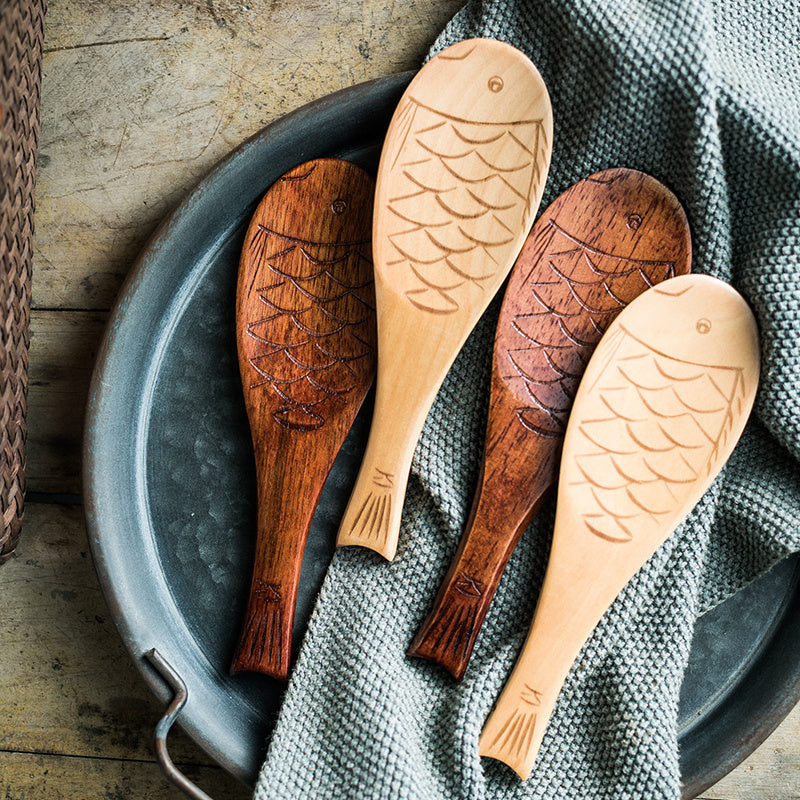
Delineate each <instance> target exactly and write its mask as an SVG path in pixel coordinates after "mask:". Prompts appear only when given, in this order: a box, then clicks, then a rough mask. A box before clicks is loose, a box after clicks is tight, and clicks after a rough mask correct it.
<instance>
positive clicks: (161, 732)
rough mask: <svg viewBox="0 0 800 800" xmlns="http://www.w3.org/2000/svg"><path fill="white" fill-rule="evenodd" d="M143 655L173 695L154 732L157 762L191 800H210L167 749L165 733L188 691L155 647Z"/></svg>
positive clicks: (181, 706)
mask: <svg viewBox="0 0 800 800" xmlns="http://www.w3.org/2000/svg"><path fill="white" fill-rule="evenodd" d="M144 657H145V658H146V659H147V660H148V661H149V662H150V663H151V664H152V665H153V667H154V668H155V670H156V672H158V674H159V675H160V676H161V678H162V679H163V681H164V683H166V684H167V686H169V687H170V689H172V691H173V693H174V696H173V698H172V702H171V703H170V704H169V705H168V706H167V710H166V711H165V712H164V716H163V717H161V719H160V720H159V721H158V724H157V725H156V733H155V747H156V756H157V757H158V763H159V764H161V769H162V770H163V771H164V774H165V775H166V776H167V778H168V779H169V780H170V781H171V782H172V783H174V784H175V785H176V786H177V787H178V788H179V789H180V790H181V791H182V792H183V793H184V794H185V795H187V796H188V797H191V798H192V800H212V798H211V797H210V796H209V795H207V794H206V793H205V792H204V791H203V790H202V789H200V788H199V787H198V786H195V784H193V783H192V782H191V781H190V780H189V779H188V778H187V777H186V776H185V775H184V774H183V773H182V772H181V771H180V770H179V769H178V768H177V767H176V766H175V764H174V763H173V761H172V759H171V758H170V757H169V752H168V751H167V734H168V733H169V730H170V728H171V727H172V724H173V722H175V720H176V719H177V718H178V714H180V712H181V709H182V708H183V707H184V706H185V705H186V700H187V699H188V697H189V692H188V691H187V689H186V684H185V683H184V682H183V679H182V678H181V677H180V675H178V673H177V672H175V670H174V669H173V668H172V666H171V665H170V664H169V662H168V661H166V659H165V658H164V657H163V656H162V655H161V653H159V652H158V650H156V649H155V648H153V649H152V650H148V651H147V652H146V653H145V654H144Z"/></svg>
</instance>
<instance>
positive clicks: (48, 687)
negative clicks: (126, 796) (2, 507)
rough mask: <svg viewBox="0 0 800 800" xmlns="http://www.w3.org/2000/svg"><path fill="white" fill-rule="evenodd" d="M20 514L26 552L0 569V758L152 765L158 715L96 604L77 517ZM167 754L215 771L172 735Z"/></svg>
mask: <svg viewBox="0 0 800 800" xmlns="http://www.w3.org/2000/svg"><path fill="white" fill-rule="evenodd" d="M25 514H26V516H25V545H24V547H23V548H22V550H21V551H20V552H19V553H18V555H17V556H16V557H15V558H13V559H11V560H10V561H9V562H8V563H7V564H5V565H4V566H3V569H2V570H0V597H2V598H3V607H4V614H3V616H2V619H1V620H0V641H1V642H2V653H3V668H2V669H1V670H0V720H3V722H2V724H1V725H0V752H2V753H8V752H24V753H31V754H35V753H43V752H44V753H51V754H63V755H67V756H70V757H72V758H76V759H78V758H102V759H126V760H136V761H146V762H151V763H152V762H155V756H154V754H153V752H152V748H151V738H152V735H153V731H154V728H155V724H156V722H158V720H159V718H160V717H161V715H162V714H163V710H164V709H163V707H162V706H161V704H160V702H159V701H158V700H157V699H156V698H155V697H154V696H153V695H152V693H151V692H150V690H149V689H148V688H147V686H146V685H145V683H144V681H143V679H142V678H141V677H140V675H139V673H138V672H137V670H136V668H135V667H134V664H133V662H132V661H131V660H130V658H129V656H128V654H127V652H126V651H125V648H124V647H123V645H122V641H121V639H120V637H119V634H118V633H117V630H116V628H115V627H114V622H113V620H112V618H111V616H110V614H109V612H108V609H107V607H106V604H105V601H104V600H103V596H102V592H101V590H100V586H99V584H98V581H97V576H96V574H95V571H94V567H93V565H92V559H91V555H90V553H89V544H88V542H87V539H86V530H85V526H84V520H83V510H82V509H81V507H80V506H62V505H55V504H46V503H30V504H28V506H27V507H26V511H25ZM170 753H171V754H172V755H173V757H174V758H175V759H176V761H178V762H180V763H184V764H197V765H209V764H211V763H212V762H211V760H210V759H209V758H208V756H206V755H205V754H204V753H202V752H201V751H200V749H199V748H198V747H197V746H196V745H195V744H194V743H193V742H192V741H191V740H190V739H189V738H188V737H187V736H186V735H185V734H183V733H182V732H181V731H180V730H179V729H178V728H176V729H175V730H174V732H172V733H170ZM55 774H57V772H56V773H55ZM0 775H2V776H3V778H4V779H9V780H10V777H9V776H8V775H7V774H6V773H5V772H2V771H0ZM16 777H17V778H19V777H20V776H19V775H17V776H16ZM21 786H22V784H20V785H19V786H17V790H18V791H20V790H21ZM0 796H2V797H6V794H4V793H2V792H0ZM10 796H11V797H14V798H16V797H17V795H16V794H14V793H12V794H11V795H10ZM30 796H36V797H42V796H46V795H33V794H32V795H30Z"/></svg>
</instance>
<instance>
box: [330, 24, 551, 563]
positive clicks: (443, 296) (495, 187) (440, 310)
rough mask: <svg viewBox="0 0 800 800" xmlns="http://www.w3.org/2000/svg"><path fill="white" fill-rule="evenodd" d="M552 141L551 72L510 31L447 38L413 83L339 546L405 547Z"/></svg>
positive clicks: (392, 181) (394, 174)
mask: <svg viewBox="0 0 800 800" xmlns="http://www.w3.org/2000/svg"><path fill="white" fill-rule="evenodd" d="M551 142H552V113H551V109H550V100H549V97H548V94H547V90H546V88H545V85H544V83H543V81H542V79H541V76H540V75H539V73H538V72H537V71H536V68H535V67H534V66H533V64H532V63H531V62H530V61H529V60H528V58H527V57H526V56H524V55H523V54H522V53H520V52H519V51H518V50H516V49H514V48H513V47H510V46H509V45H507V44H504V43H502V42H498V41H494V40H489V39H472V40H468V41H464V42H459V43H458V44H455V45H453V46H452V47H449V48H447V49H446V50H444V51H443V52H441V53H440V54H439V55H437V56H435V57H434V58H433V59H431V61H429V62H428V64H426V65H425V66H424V67H423V68H422V70H420V72H419V74H418V75H417V76H416V77H415V78H414V80H412V82H411V84H410V85H409V87H408V89H407V90H406V92H405V94H404V95H403V97H402V99H401V101H400V103H399V105H398V108H397V110H396V111H395V114H394V116H393V118H392V121H391V124H390V126H389V131H388V133H387V136H386V141H385V143H384V148H383V152H382V154H381V161H380V167H379V171H378V180H377V189H376V195H375V221H374V228H373V247H374V250H373V252H374V257H375V294H376V301H377V315H378V352H379V359H378V377H377V389H376V400H375V412H374V417H373V423H372V429H371V431H370V436H369V441H368V444H367V450H366V453H365V455H364V461H363V463H362V466H361V470H360V472H359V475H358V479H357V482H356V486H355V489H354V490H353V494H352V496H351V498H350V502H349V505H348V507H347V511H346V512H345V515H344V518H343V520H342V523H341V527H340V529H339V537H338V540H337V544H339V545H353V544H355V545H362V546H364V547H368V548H371V549H373V550H376V551H377V552H379V553H381V554H382V555H383V556H384V557H385V558H387V559H389V560H391V559H392V558H393V557H394V555H395V552H396V549H397V539H398V532H399V528H400V516H401V512H402V506H403V498H404V496H405V489H406V484H407V481H408V472H409V468H410V465H411V458H412V455H413V453H414V448H415V446H416V442H417V439H418V437H419V434H420V431H421V430H422V425H423V423H424V421H425V417H426V416H427V414H428V411H429V410H430V407H431V404H432V403H433V399H434V397H435V395H436V392H437V391H438V389H439V387H440V385H441V383H442V381H443V380H444V377H445V375H446V373H447V371H448V369H449V368H450V366H451V364H452V363H453V361H454V359H455V357H456V355H457V354H458V351H459V350H460V349H461V347H462V345H463V344H464V341H465V340H466V338H467V336H468V335H469V333H470V331H471V330H472V328H473V327H474V325H475V323H476V322H477V321H478V318H479V317H480V315H481V313H482V312H483V311H484V309H485V308H486V306H487V305H488V304H489V302H490V300H491V299H492V297H493V296H494V294H495V293H496V292H497V290H498V289H499V287H500V285H501V284H502V283H503V280H504V279H505V277H506V276H507V274H508V272H509V270H510V269H511V266H512V264H513V263H514V259H515V258H516V256H517V253H518V252H519V250H520V247H522V243H523V241H524V240H525V235H526V234H527V232H528V229H529V228H530V225H531V224H532V222H533V218H534V215H535V214H536V210H537V208H538V206H539V201H540V199H541V195H542V191H543V188H544V183H545V178H546V176H547V170H548V167H549V162H550V148H551Z"/></svg>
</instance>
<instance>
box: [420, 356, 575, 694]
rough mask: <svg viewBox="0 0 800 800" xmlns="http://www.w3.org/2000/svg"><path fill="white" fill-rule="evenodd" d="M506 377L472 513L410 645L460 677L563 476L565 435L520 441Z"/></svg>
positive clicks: (495, 390) (496, 390)
mask: <svg viewBox="0 0 800 800" xmlns="http://www.w3.org/2000/svg"><path fill="white" fill-rule="evenodd" d="M501 383H502V379H501V378H500V376H499V374H498V372H497V370H494V372H493V375H492V398H493V400H494V406H493V412H494V413H492V414H491V415H490V418H489V421H488V426H487V432H486V447H485V453H484V459H483V470H482V474H481V477H480V480H479V482H478V491H477V494H476V497H475V501H474V503H473V506H472V512H471V514H470V518H469V520H468V521H467V525H466V528H465V530H464V533H463V535H462V537H461V542H460V543H459V546H458V550H457V551H456V554H455V556H454V558H453V561H452V563H451V565H450V569H449V570H448V572H447V575H446V576H445V578H444V581H443V582H442V585H441V588H440V589H439V593H438V595H437V597H436V600H435V601H434V604H433V608H432V609H431V612H430V614H429V615H428V617H427V619H426V620H425V622H424V623H423V624H422V626H421V627H420V629H419V631H418V632H417V635H416V637H415V638H414V641H413V642H412V643H411V645H410V647H409V649H408V654H409V655H413V656H419V657H420V658H426V659H428V660H430V661H435V662H436V663H438V664H441V665H442V666H443V667H444V668H445V669H447V670H448V671H449V672H450V673H451V674H452V675H453V676H454V677H455V678H457V679H459V680H460V679H461V678H462V677H464V673H465V671H466V669H467V665H468V664H469V659H470V656H471V655H472V650H473V648H474V646H475V641H476V639H477V638H478V633H479V632H480V628H481V625H482V623H483V620H484V618H485V617H486V614H487V612H488V611H489V606H490V604H491V602H492V598H493V597H494V593H495V591H496V589H497V585H498V583H499V581H500V577H501V575H502V574H503V571H504V570H505V566H506V563H507V562H508V559H509V558H510V556H511V553H512V552H513V551H514V548H515V547H516V546H517V543H518V542H519V540H520V537H521V536H522V533H523V531H524V530H525V528H526V527H527V526H528V523H529V522H530V521H531V519H533V516H534V514H536V512H537V511H538V510H539V508H540V507H541V504H542V502H543V501H544V499H545V497H546V496H547V493H548V490H549V489H550V486H551V485H552V483H553V481H554V480H555V472H556V462H557V456H558V452H559V450H560V445H561V440H560V439H558V440H556V439H553V438H544V437H541V438H539V439H538V440H537V441H536V446H534V447H531V446H530V445H528V446H527V447H520V444H521V440H523V439H524V438H525V435H526V433H527V432H526V431H525V430H524V429H523V428H521V427H520V426H519V425H518V424H517V422H516V413H515V405H516V404H515V402H514V398H513V397H512V396H510V395H509V393H507V392H503V391H502V386H501ZM509 486H514V491H513V492H509V491H508V487H509ZM498 529H502V530H501V531H499V530H498ZM501 532H502V535H500V533H501Z"/></svg>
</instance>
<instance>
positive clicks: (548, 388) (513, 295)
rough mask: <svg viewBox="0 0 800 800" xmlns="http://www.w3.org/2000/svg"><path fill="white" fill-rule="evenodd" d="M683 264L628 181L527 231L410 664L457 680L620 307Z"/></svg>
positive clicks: (606, 175) (637, 179)
mask: <svg viewBox="0 0 800 800" xmlns="http://www.w3.org/2000/svg"><path fill="white" fill-rule="evenodd" d="M690 261H691V237H690V234H689V225H688V222H687V220H686V215H685V214H684V212H683V209H682V208H681V205H680V203H679V202H678V199H677V198H676V197H675V195H673V194H672V192H670V191H669V189H667V188H666V187H665V186H664V185H663V184H661V183H659V182H658V181H657V180H656V179H655V178H652V177H650V176H649V175H645V174H644V173H642V172H637V171H635V170H629V169H610V170H605V171H604V172H598V173H597V174H595V175H592V176H590V177H588V178H586V179H584V180H582V181H580V182H579V183H577V184H575V185H574V186H572V187H571V188H569V189H567V191H566V192H564V193H563V194H561V195H560V196H559V197H558V198H557V199H556V200H555V201H554V202H553V203H552V204H551V205H550V206H549V207H548V208H547V210H546V211H545V212H544V214H542V216H541V217H539V219H538V220H537V221H536V224H535V225H534V226H533V229H532V230H531V233H530V235H529V236H528V238H527V240H526V242H525V244H524V245H523V248H522V251H521V252H520V254H519V258H518V259H517V263H516V264H515V266H514V269H513V271H512V273H511V278H510V280H509V283H508V288H507V289H506V294H505V298H504V300H503V307H502V309H501V311H500V319H499V322H498V325H497V333H496V336H495V346H494V360H493V364H492V387H491V398H490V404H489V418H488V422H487V429H486V441H485V448H484V460H483V467H482V473H481V477H480V480H479V483H478V490H477V492H476V496H475V500H474V502H473V507H472V513H471V516H470V519H469V522H468V524H467V527H466V530H465V532H464V534H463V536H462V538H461V542H460V544H459V548H458V550H457V552H456V554H455V557H454V559H453V561H452V563H451V566H450V569H449V571H448V573H447V575H446V576H445V578H444V581H443V583H442V586H441V588H440V590H439V594H438V596H437V597H436V600H435V602H434V605H433V610H432V611H431V613H430V614H429V616H428V618H427V619H426V620H425V622H424V623H423V625H422V627H421V628H420V630H419V632H418V633H417V636H416V637H415V639H414V641H413V642H412V643H411V646H410V647H409V650H408V653H409V655H416V656H421V657H422V658H428V659H430V660H432V661H436V662H437V663H439V664H441V665H442V666H444V667H445V668H446V669H448V670H449V671H450V672H451V673H452V674H453V675H454V676H455V677H456V678H459V679H460V678H461V677H463V675H464V672H465V670H466V668H467V664H468V662H469V658H470V655H471V653H472V649H473V647H474V645H475V640H476V639H477V636H478V632H479V631H480V627H481V624H482V622H483V620H484V618H485V616H486V613H487V612H488V610H489V605H490V603H491V601H492V597H493V596H494V593H495V590H496V589H497V584H498V582H499V580H500V576H501V575H502V573H503V570H504V569H505V565H506V562H507V561H508V559H509V557H510V555H511V553H512V551H513V550H514V548H515V547H516V545H517V542H518V541H519V538H520V536H521V535H522V532H523V531H524V530H525V528H526V527H527V525H528V523H529V522H530V520H531V518H532V517H533V515H534V514H535V513H536V511H537V509H538V508H539V506H540V505H541V503H542V502H543V500H544V498H545V496H546V495H547V493H548V491H549V489H550V487H551V485H552V484H553V483H554V482H555V478H556V474H557V466H558V459H559V455H560V452H561V444H562V441H563V437H564V430H565V429H566V423H567V418H568V416H569V411H570V408H571V406H572V399H573V397H574V396H575V392H576V390H577V388H578V383H579V381H580V378H581V375H582V374H583V371H584V369H585V368H586V364H587V363H588V361H589V357H590V356H591V354H592V351H593V350H594V348H595V345H596V344H597V342H599V341H600V337H601V335H602V333H603V331H605V330H606V328H608V326H609V325H610V324H611V322H612V321H613V320H614V319H615V318H616V316H617V315H618V314H619V312H620V311H621V310H622V309H623V308H624V307H625V305H626V304H627V303H629V302H630V301H631V300H633V299H634V298H635V297H637V296H638V295H640V294H641V293H642V292H644V291H645V290H646V289H647V288H649V287H650V286H653V285H654V284H656V283H659V282H660V281H663V280H666V279H668V278H672V277H674V276H675V275H682V274H685V273H687V272H688V271H689V265H690Z"/></svg>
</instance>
